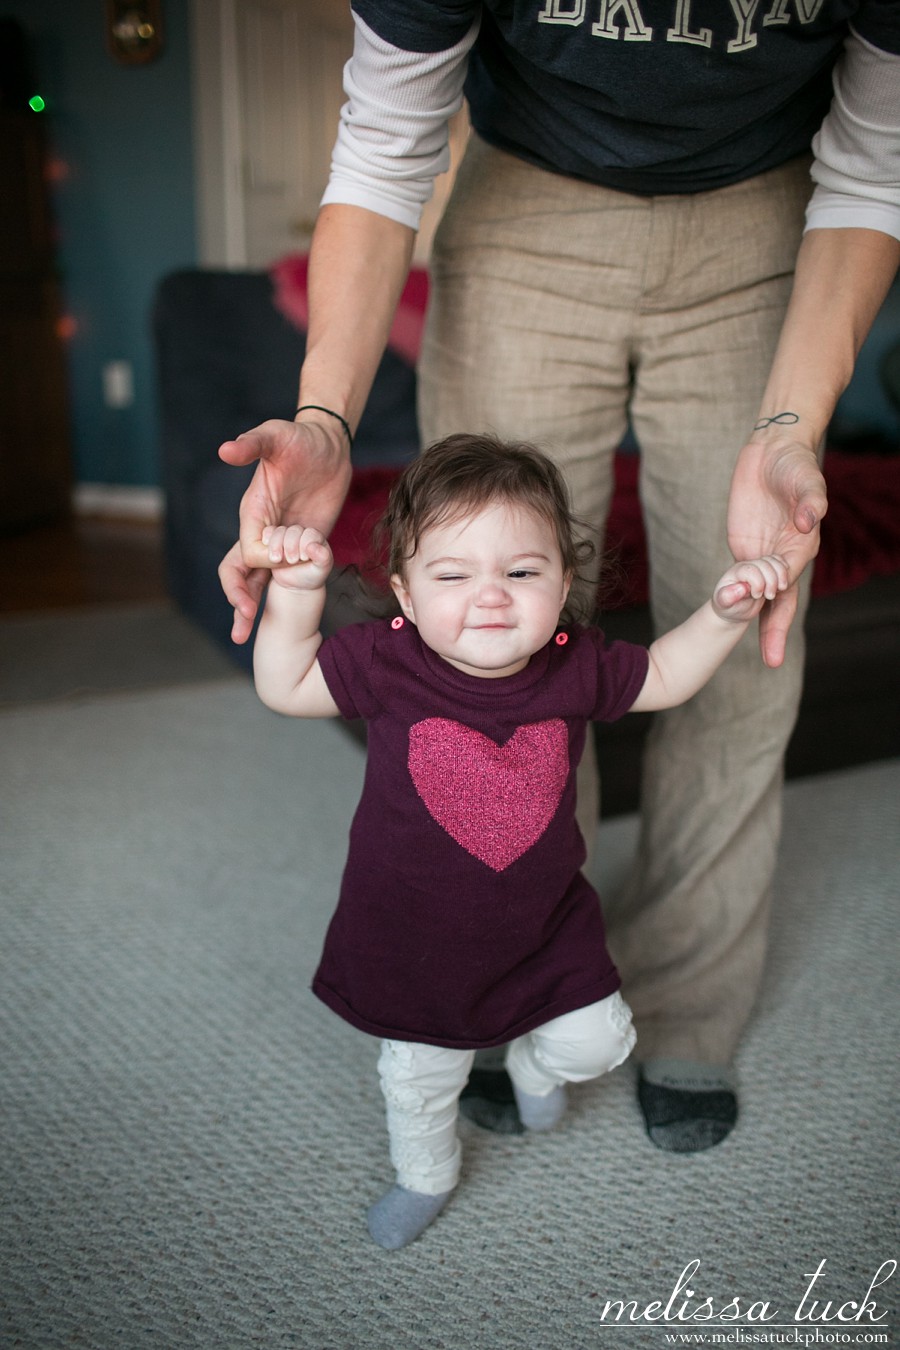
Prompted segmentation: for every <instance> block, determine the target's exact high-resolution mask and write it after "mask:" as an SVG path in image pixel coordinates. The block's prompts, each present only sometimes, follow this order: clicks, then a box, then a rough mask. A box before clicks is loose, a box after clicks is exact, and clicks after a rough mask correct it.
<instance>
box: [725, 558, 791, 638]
mask: <svg viewBox="0 0 900 1350" xmlns="http://www.w3.org/2000/svg"><path fill="white" fill-rule="evenodd" d="M789 585H790V577H789V574H788V565H787V563H786V562H785V560H784V558H782V557H780V556H779V555H778V554H777V553H770V554H768V555H767V556H766V557H765V558H755V559H754V560H753V561H752V562H741V563H735V565H734V567H729V569H728V571H727V572H726V573H725V575H724V576H723V577H721V578H720V580H719V582H718V584H717V585H716V588H715V590H714V592H713V598H712V606H713V609H714V610H715V612H716V613H717V614H718V616H719V618H720V619H731V620H732V621H733V622H735V623H747V622H748V621H749V620H750V619H753V618H755V617H756V615H757V614H758V613H759V612H760V610H761V609H762V607H763V605H764V604H765V603H766V601H767V600H774V599H775V597H776V595H777V594H778V592H779V591H786V590H787V589H788V586H789Z"/></svg>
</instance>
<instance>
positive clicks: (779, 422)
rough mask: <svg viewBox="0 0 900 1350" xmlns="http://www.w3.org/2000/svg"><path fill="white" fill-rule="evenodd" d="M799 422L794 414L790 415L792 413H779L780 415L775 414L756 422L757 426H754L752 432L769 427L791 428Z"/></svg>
mask: <svg viewBox="0 0 900 1350" xmlns="http://www.w3.org/2000/svg"><path fill="white" fill-rule="evenodd" d="M799 421H800V418H799V417H798V416H797V414H796V413H792V412H780V413H776V414H775V416H774V417H764V418H763V419H762V421H760V422H757V424H756V426H755V427H754V428H753V430H754V431H764V430H765V428H766V427H771V426H779V427H792V426H793V425H794V423H795V422H799Z"/></svg>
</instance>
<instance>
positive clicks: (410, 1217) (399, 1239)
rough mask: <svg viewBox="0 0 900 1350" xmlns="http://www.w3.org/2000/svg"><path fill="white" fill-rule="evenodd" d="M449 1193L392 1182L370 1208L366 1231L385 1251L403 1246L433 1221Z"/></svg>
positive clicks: (448, 1197) (450, 1193)
mask: <svg viewBox="0 0 900 1350" xmlns="http://www.w3.org/2000/svg"><path fill="white" fill-rule="evenodd" d="M452 1194H453V1192H452V1191H444V1193H443V1194H442V1195H423V1194H422V1193H421V1191H408V1190H407V1189H406V1187H405V1186H392V1187H391V1188H390V1190H389V1191H385V1193H384V1195H383V1196H382V1197H381V1199H380V1200H376V1201H375V1204H374V1205H373V1206H372V1208H371V1209H370V1210H369V1215H368V1218H369V1232H370V1233H371V1235H372V1237H373V1238H374V1239H375V1241H376V1242H377V1243H378V1245H379V1247H386V1248H387V1249H388V1251H396V1250H397V1249H398V1248H399V1247H406V1246H408V1244H409V1243H410V1242H412V1241H414V1239H415V1238H417V1237H418V1236H419V1234H420V1233H424V1232H425V1229H426V1228H427V1227H428V1226H429V1224H431V1223H433V1222H434V1220H435V1219H436V1218H437V1216H438V1215H439V1214H440V1212H441V1210H442V1209H443V1208H444V1206H445V1205H446V1203H447V1201H448V1200H449V1199H450V1196H451V1195H452Z"/></svg>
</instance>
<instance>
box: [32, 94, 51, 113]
mask: <svg viewBox="0 0 900 1350" xmlns="http://www.w3.org/2000/svg"><path fill="white" fill-rule="evenodd" d="M28 106H29V108H30V109H31V111H32V112H43V111H44V109H45V108H46V106H47V105H46V103H45V102H44V100H43V99H42V98H41V96H40V94H33V95H32V97H31V98H30V99H29V100H28Z"/></svg>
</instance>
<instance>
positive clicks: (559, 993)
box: [313, 620, 648, 1050]
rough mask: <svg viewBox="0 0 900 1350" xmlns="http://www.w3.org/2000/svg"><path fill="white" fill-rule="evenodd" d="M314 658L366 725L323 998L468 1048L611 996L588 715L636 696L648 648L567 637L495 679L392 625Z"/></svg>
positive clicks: (571, 631)
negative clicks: (593, 879) (582, 783)
mask: <svg viewBox="0 0 900 1350" xmlns="http://www.w3.org/2000/svg"><path fill="white" fill-rule="evenodd" d="M318 659H319V662H320V665H321V668H322V671H323V673H324V676H325V680H326V682H327V684H328V688H329V689H330V691H331V694H332V697H333V698H334V700H335V702H336V703H337V705H338V708H339V709H340V711H341V713H342V715H343V716H344V717H348V718H357V717H361V718H364V719H365V721H366V722H367V724H368V757H367V764H366V777H365V783H364V786H363V793H362V799H361V801H360V804H359V807H358V808H357V812H356V816H355V818H354V820H353V825H352V827H351V831H350V851H349V857H348V860H347V865H346V868H345V871H344V877H343V881H342V884H341V894H340V900H339V902H338V907H337V910H336V911H335V914H334V917H333V919H332V921H331V924H330V927H329V929H328V935H327V937H326V940H325V949H324V952H323V954H322V960H321V963H320V965H319V968H318V971H317V972H316V975H315V978H314V980H313V989H314V991H315V993H316V994H317V995H318V997H319V998H321V999H322V1000H323V1002H325V1003H326V1004H327V1005H328V1006H329V1008H332V1009H333V1010H334V1011H335V1012H336V1013H339V1014H340V1016H341V1017H343V1018H345V1019H346V1020H347V1021H348V1022H351V1023H352V1024H353V1026H355V1027H359V1028H360V1030H362V1031H366V1032H369V1033H370V1034H371V1035H374V1036H379V1037H387V1038H390V1039H394V1040H404V1041H423V1042H425V1043H427V1044H430V1045H442V1046H449V1047H452V1048H455V1049H466V1050H468V1049H479V1048H481V1047H484V1046H490V1045H503V1044H505V1043H507V1042H508V1041H510V1040H512V1039H513V1038H514V1037H516V1036H521V1035H523V1034H524V1033H525V1032H527V1031H531V1030H533V1029H534V1028H535V1027H538V1026H541V1025H542V1024H543V1023H544V1022H548V1021H549V1020H550V1019H551V1018H554V1017H559V1016H561V1015H562V1014H563V1013H567V1012H572V1011H573V1010H574V1009H576V1008H581V1007H584V1006H586V1005H587V1004H589V1003H594V1002H596V1001H597V1000H598V999H601V998H605V997H606V996H607V995H608V994H611V993H613V992H614V991H615V990H616V989H617V988H618V987H619V976H618V972H617V971H616V968H615V966H614V965H613V963H612V961H611V959H610V957H609V954H608V952H607V950H606V943H605V939H604V931H603V919H602V916H601V912H600V904H599V901H598V898H597V894H596V892H595V891H594V890H593V888H592V887H591V886H590V884H589V883H588V881H587V880H586V879H585V878H584V876H582V874H581V871H580V868H581V866H582V864H583V862H584V859H585V847H584V841H583V839H582V837H581V833H580V831H579V829H578V826H577V824H576V822H575V769H576V767H577V765H578V761H579V760H580V758H581V752H582V750H583V748H584V742H585V736H586V733H587V724H588V721H589V720H590V719H594V720H598V721H613V720H614V719H615V718H617V717H620V716H622V715H623V714H624V713H626V712H627V711H628V710H629V708H630V707H631V705H632V704H633V703H634V701H635V699H636V698H637V696H638V694H639V693H640V691H641V688H642V686H643V683H644V680H645V678H646V674H647V664H648V656H647V651H646V649H645V648H644V647H638V646H634V645H633V644H631V643H626V642H613V643H610V644H606V642H605V640H604V638H603V634H602V633H601V632H599V631H598V630H596V629H583V628H580V627H578V626H574V625H573V626H571V627H569V628H567V629H566V630H565V631H564V632H563V633H562V634H560V635H558V637H557V640H556V641H551V642H550V643H548V645H547V646H546V647H544V648H543V649H542V650H541V651H540V652H538V653H537V654H536V655H535V656H533V657H532V659H531V661H530V662H529V663H528V665H527V666H526V667H525V669H524V670H521V671H519V673H518V674H516V675H508V676H503V677H501V678H499V679H482V678H479V677H478V676H473V675H466V674H464V673H463V672H462V671H459V670H457V669H456V668H455V667H454V666H451V665H449V664H448V663H447V662H446V661H444V660H442V659H441V657H439V656H437V655H436V654H435V653H434V652H432V651H431V650H430V649H429V648H428V647H426V646H425V644H424V643H423V642H422V641H421V639H420V638H419V635H418V632H417V630H416V628H415V626H414V625H413V624H411V623H407V622H403V623H402V625H400V626H398V627H396V628H395V627H393V626H392V625H391V623H390V622H388V621H386V620H385V621H383V622H376V623H367V624H354V625H351V626H350V627H348V628H344V629H342V630H341V631H340V632H338V633H337V634H336V635H335V636H334V637H332V638H329V639H328V640H327V641H326V642H324V643H323V645H322V647H321V648H320V649H319V658H318Z"/></svg>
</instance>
